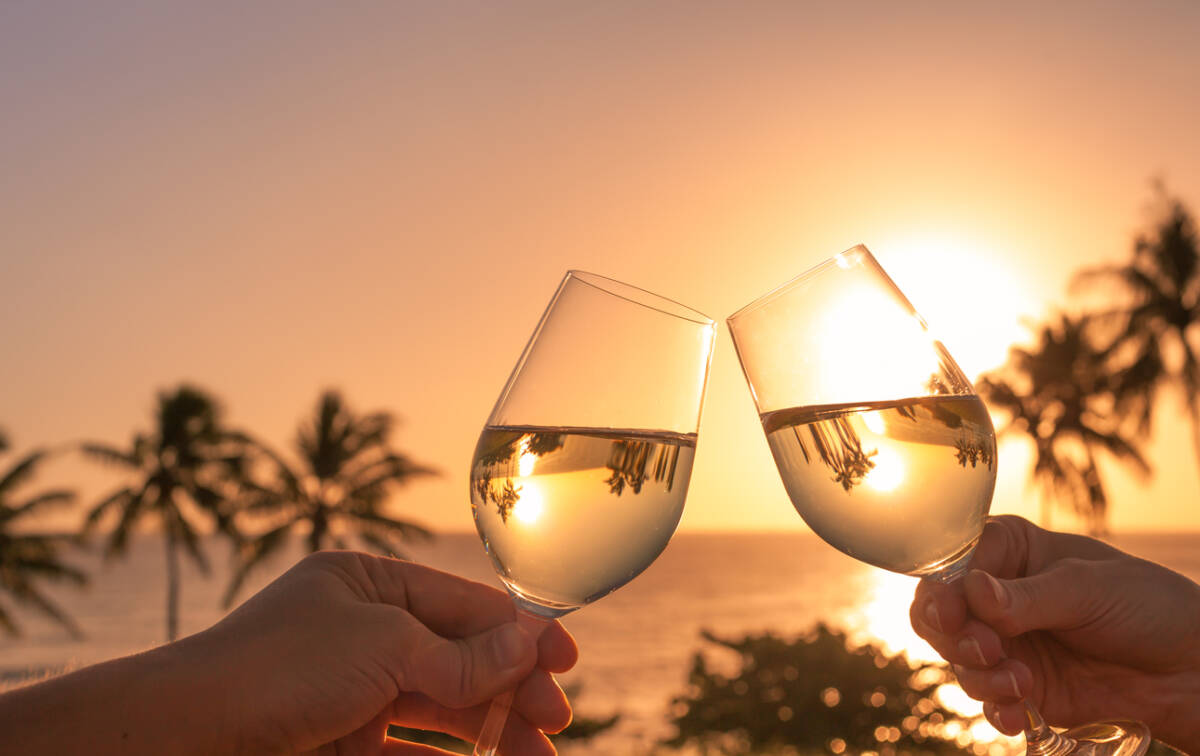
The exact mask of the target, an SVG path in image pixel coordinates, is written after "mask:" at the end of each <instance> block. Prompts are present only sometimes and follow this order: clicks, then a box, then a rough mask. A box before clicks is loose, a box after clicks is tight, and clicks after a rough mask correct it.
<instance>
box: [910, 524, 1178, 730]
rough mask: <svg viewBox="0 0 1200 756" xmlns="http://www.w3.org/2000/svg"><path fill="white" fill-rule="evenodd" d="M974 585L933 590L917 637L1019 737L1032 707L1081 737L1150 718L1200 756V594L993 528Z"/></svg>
mask: <svg viewBox="0 0 1200 756" xmlns="http://www.w3.org/2000/svg"><path fill="white" fill-rule="evenodd" d="M970 566H971V571H970V572H969V573H968V574H967V575H966V577H964V578H963V579H962V580H959V581H956V582H954V583H952V584H949V585H946V584H942V583H938V582H936V581H934V580H930V579H926V580H923V581H921V583H920V584H919V586H918V587H917V592H916V595H915V596H914V598H913V603H912V607H911V609H910V619H911V622H912V626H913V629H914V630H916V632H917V634H918V635H920V636H921V637H922V638H924V639H925V640H927V641H929V643H930V644H931V645H932V646H933V647H934V648H935V649H936V650H937V652H938V653H939V654H941V655H942V657H943V658H945V659H946V660H947V661H949V662H951V664H953V666H954V670H955V673H956V674H957V675H958V682H959V685H961V686H962V688H963V690H964V691H966V693H967V695H969V696H971V697H972V698H976V699H979V700H981V701H984V713H985V715H986V716H987V719H988V721H989V722H991V723H992V725H994V726H995V727H996V728H997V729H998V730H1000V731H1002V732H1005V733H1008V734H1016V733H1018V732H1020V731H1021V729H1022V727H1023V724H1024V721H1025V720H1024V714H1023V710H1022V705H1021V703H1020V701H1021V699H1023V698H1028V699H1029V700H1030V701H1031V702H1032V703H1033V704H1034V705H1036V706H1037V707H1038V709H1039V710H1040V711H1041V713H1042V715H1043V716H1044V717H1045V719H1046V720H1047V722H1049V723H1050V724H1052V725H1056V726H1063V727H1070V726H1073V725H1077V724H1082V723H1085V722H1091V721H1096V720H1101V719H1113V718H1123V719H1140V720H1141V721H1143V722H1145V723H1147V724H1148V725H1149V726H1150V730H1151V732H1152V733H1153V734H1154V736H1155V737H1156V738H1158V739H1160V740H1163V741H1165V742H1168V743H1171V744H1172V745H1175V746H1176V747H1178V748H1181V749H1183V750H1184V751H1185V752H1200V716H1198V715H1197V711H1200V586H1197V585H1196V584H1195V583H1193V582H1192V581H1190V580H1188V579H1187V578H1185V577H1183V576H1182V575H1179V574H1178V573H1175V572H1172V571H1171V570H1168V569H1167V568H1165V567H1162V566H1160V565H1157V564H1154V563H1153V562H1148V561H1146V560H1143V559H1138V558H1136V557H1133V556H1130V555H1128V554H1126V553H1124V552H1122V551H1119V550H1117V549H1115V548H1112V547H1111V546H1108V545H1106V544H1104V543H1101V542H1100V541H1097V540H1094V539H1092V538H1086V537H1083V536H1076V535H1068V534H1063V533H1054V532H1051V531H1047V530H1043V529H1041V528H1039V527H1037V526H1035V525H1033V524H1032V523H1030V522H1029V521H1027V520H1024V519H1022V518H1020V517H1013V516H1000V517H994V518H991V519H990V520H989V521H988V523H987V525H986V526H985V528H984V531H983V535H982V537H981V538H980V540H979V544H978V545H977V546H976V549H975V553H974V555H973V557H972V560H971V565H970Z"/></svg>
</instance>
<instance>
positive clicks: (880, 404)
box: [728, 246, 1149, 756]
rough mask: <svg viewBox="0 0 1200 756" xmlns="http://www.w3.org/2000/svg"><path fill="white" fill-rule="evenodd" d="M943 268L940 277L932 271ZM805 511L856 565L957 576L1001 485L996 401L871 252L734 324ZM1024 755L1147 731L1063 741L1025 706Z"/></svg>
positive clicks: (857, 254) (821, 269) (857, 251)
mask: <svg viewBox="0 0 1200 756" xmlns="http://www.w3.org/2000/svg"><path fill="white" fill-rule="evenodd" d="M937 273H938V271H931V274H933V275H936V274H937ZM728 324H729V330H730V333H731V334H732V336H733V342H734V346H735V347H736V348H737V353H738V358H739V360H740V361H741V364H742V370H743V372H744V373H745V374H746V380H747V382H748V383H749V385H750V391H751V394H753V396H754V401H755V404H756V406H757V408H758V412H759V417H760V419H761V420H762V424H763V430H764V431H765V432H766V435H767V441H768V444H769V445H770V447H771V453H772V454H773V455H774V457H775V465H776V467H777V468H778V470H779V474H780V476H781V477H782V478H783V484H784V487H785V488H786V489H787V492H788V496H789V497H790V498H791V500H792V504H793V505H794V506H795V507H796V510H797V511H798V512H799V513H800V515H801V516H802V517H803V518H804V520H805V522H807V523H808V525H809V526H810V527H811V528H812V529H813V530H814V531H815V532H816V533H817V535H819V536H820V537H821V538H823V539H824V540H825V541H827V542H828V543H829V544H830V545H832V546H834V547H835V548H837V549H839V550H840V551H843V552H845V553H846V554H849V555H850V556H852V557H854V558H855V559H859V560H861V561H864V562H867V563H869V564H873V565H876V566H878V567H883V568H884V569H887V570H892V571H894V572H902V573H905V574H909V575H919V576H928V577H931V578H934V579H938V580H942V581H946V582H950V581H953V580H955V579H957V578H958V577H960V576H961V575H962V574H964V573H965V572H966V570H967V565H968V563H969V562H970V558H971V553H972V551H973V550H974V548H975V544H976V542H977V541H978V540H979V536H980V534H981V533H982V532H983V524H984V518H985V516H986V515H987V512H988V507H989V506H990V503H991V498H992V491H993V489H994V487H995V482H996V436H995V431H994V430H993V428H992V423H991V419H990V417H989V415H988V412H987V408H986V407H985V406H984V405H983V402H982V401H981V400H980V399H979V397H978V395H976V393H975V390H974V388H973V387H972V386H971V383H970V381H969V380H967V378H966V376H965V375H964V374H963V372H962V370H961V369H960V368H959V367H958V365H957V364H955V362H954V360H953V358H951V356H950V354H949V352H947V351H946V348H945V347H944V346H943V345H942V344H941V342H939V341H936V340H935V339H933V338H932V336H931V335H930V334H929V331H928V328H927V326H926V324H925V321H924V320H922V319H921V317H920V316H919V315H918V314H917V313H916V310H914V309H913V306H912V305H911V304H910V303H909V301H908V299H906V298H905V296H904V294H902V293H901V292H900V289H899V288H897V287H896V285H895V284H894V283H893V282H892V280H891V279H890V278H889V277H888V275H887V274H886V273H885V272H884V271H883V268H881V267H880V266H879V263H878V262H876V260H875V258H874V257H872V256H871V253H870V252H868V251H867V249H866V247H863V246H858V247H854V248H853V249H850V250H847V251H846V252H843V253H841V254H839V255H837V256H835V257H833V258H831V259H829V260H826V261H825V262H823V263H821V264H820V265H818V266H817V267H815V268H813V269H812V270H810V271H808V272H807V273H805V274H803V275H801V276H800V277H799V278H796V279H794V280H792V281H790V282H789V283H787V284H785V285H784V286H783V287H781V288H779V289H777V290H775V291H773V292H771V293H770V294H767V295H766V296H764V297H762V298H761V299H759V300H757V301H755V302H753V303H752V304H750V305H748V306H746V307H745V308H743V309H742V310H740V311H738V312H737V313H735V314H734V315H733V316H732V317H730V318H729V320H728ZM1026 711H1027V719H1028V722H1029V726H1028V728H1027V729H1026V744H1027V753H1028V754H1036V755H1037V756H1045V755H1047V754H1053V756H1060V755H1062V754H1067V753H1075V754H1082V753H1085V752H1086V753H1088V754H1089V756H1113V754H1121V756H1135V755H1138V754H1141V753H1144V752H1145V749H1146V747H1147V746H1148V744H1149V733H1148V732H1147V730H1146V727H1145V726H1144V725H1142V724H1141V723H1137V722H1113V723H1106V724H1101V725H1088V726H1085V727H1079V728H1076V729H1075V730H1072V731H1071V732H1069V733H1067V734H1066V735H1065V736H1064V735H1060V734H1058V733H1055V732H1053V731H1052V730H1050V728H1048V727H1047V726H1046V725H1045V723H1044V721H1042V718H1041V716H1040V715H1039V714H1038V713H1037V711H1036V710H1035V709H1034V708H1033V707H1032V705H1030V704H1028V702H1026Z"/></svg>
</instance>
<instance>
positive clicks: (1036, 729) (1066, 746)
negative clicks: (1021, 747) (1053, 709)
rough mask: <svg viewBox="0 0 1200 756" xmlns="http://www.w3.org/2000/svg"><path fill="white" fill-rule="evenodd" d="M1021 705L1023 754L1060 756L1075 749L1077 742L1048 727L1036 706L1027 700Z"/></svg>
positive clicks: (1026, 755) (1030, 755)
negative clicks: (1023, 716)
mask: <svg viewBox="0 0 1200 756" xmlns="http://www.w3.org/2000/svg"><path fill="white" fill-rule="evenodd" d="M1021 706H1022V707H1023V708H1024V709H1025V756H1060V755H1061V754H1065V753H1070V752H1071V751H1073V750H1075V747H1076V746H1077V745H1078V743H1076V742H1075V741H1074V740H1072V739H1071V738H1068V737H1067V736H1066V735H1063V734H1062V733H1058V732H1055V731H1054V730H1052V729H1050V726H1049V725H1047V724H1046V720H1045V719H1042V714H1041V712H1039V711H1038V710H1037V707H1035V706H1034V705H1033V704H1031V703H1030V702H1029V701H1028V700H1025V701H1022V702H1021Z"/></svg>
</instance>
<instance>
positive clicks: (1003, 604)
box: [983, 572, 1009, 609]
mask: <svg viewBox="0 0 1200 756" xmlns="http://www.w3.org/2000/svg"><path fill="white" fill-rule="evenodd" d="M983 574H984V575H985V576H986V577H987V579H988V585H990V586H991V587H992V595H993V596H995V597H996V604H997V605H999V607H1000V608H1001V609H1007V608H1008V604H1009V596H1008V589H1007V588H1005V587H1004V585H1003V584H1001V582H1000V581H999V580H997V579H996V578H994V577H992V576H991V575H988V574H987V573H986V572H985V573H983Z"/></svg>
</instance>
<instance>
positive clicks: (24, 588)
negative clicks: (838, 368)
mask: <svg viewBox="0 0 1200 756" xmlns="http://www.w3.org/2000/svg"><path fill="white" fill-rule="evenodd" d="M9 595H11V596H12V598H13V599H14V600H15V601H17V602H18V603H21V604H27V605H29V606H31V607H33V608H34V609H37V610H38V611H40V612H41V613H42V614H44V615H46V616H47V617H49V618H50V619H52V620H54V621H55V622H57V623H58V624H60V625H62V626H63V627H64V628H66V630H67V632H69V633H70V634H71V637H73V638H74V639H76V640H81V639H82V638H83V631H82V630H80V629H79V626H78V625H76V624H75V620H73V619H71V617H70V615H68V614H67V613H66V612H64V611H63V610H62V609H61V608H59V606H58V604H56V603H54V602H53V601H51V600H50V599H49V598H47V597H46V596H44V595H42V593H41V592H40V591H39V590H38V589H37V588H35V587H33V586H32V585H30V584H29V583H22V584H20V585H19V587H18V589H17V590H11V591H10V594H9Z"/></svg>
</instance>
